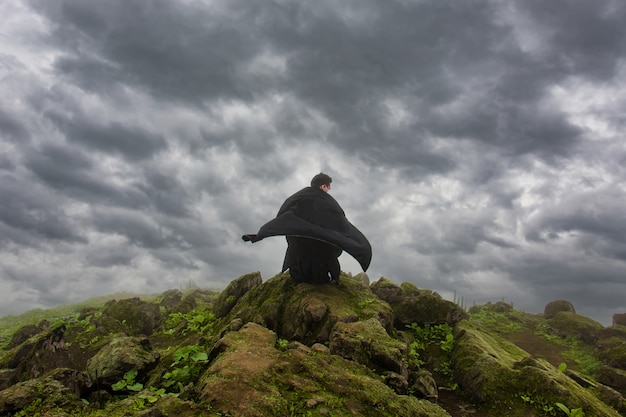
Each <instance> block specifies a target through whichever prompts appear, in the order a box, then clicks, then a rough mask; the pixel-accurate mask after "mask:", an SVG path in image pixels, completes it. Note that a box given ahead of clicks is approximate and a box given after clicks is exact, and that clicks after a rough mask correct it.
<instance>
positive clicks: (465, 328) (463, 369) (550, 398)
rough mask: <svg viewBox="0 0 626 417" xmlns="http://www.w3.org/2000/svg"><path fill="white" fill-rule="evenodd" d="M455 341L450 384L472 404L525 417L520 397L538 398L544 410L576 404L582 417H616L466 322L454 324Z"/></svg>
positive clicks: (541, 363)
mask: <svg viewBox="0 0 626 417" xmlns="http://www.w3.org/2000/svg"><path fill="white" fill-rule="evenodd" d="M455 336H456V337H455V348H454V350H453V351H452V363H453V367H454V376H455V380H456V381H457V382H458V383H459V386H460V388H461V389H462V390H463V392H464V393H465V394H466V395H468V396H469V397H470V398H473V399H474V400H475V401H477V402H481V403H484V404H485V405H486V406H489V405H494V406H495V405H497V404H502V403H503V402H507V404H508V406H509V407H510V408H511V409H514V410H516V411H517V412H518V414H516V415H525V414H523V413H524V410H527V411H528V412H529V413H532V412H533V410H532V407H533V405H532V404H530V402H527V401H524V400H523V399H522V397H521V396H520V395H519V393H525V394H524V395H525V396H527V397H528V398H530V399H531V400H533V401H534V399H535V398H541V401H542V402H544V403H546V404H554V403H556V402H561V403H563V404H576V405H578V406H579V407H582V408H583V409H584V410H585V415H590V416H603V417H609V416H612V417H618V416H619V415H618V414H617V413H616V412H615V410H613V409H612V408H611V407H609V406H608V405H607V404H605V403H603V402H602V401H600V400H599V399H598V398H597V397H596V396H595V395H593V394H592V393H591V392H590V391H589V390H586V389H585V388H583V387H581V386H580V385H578V384H577V383H576V382H575V381H574V380H572V379H571V378H569V377H568V376H566V375H565V374H564V373H563V372H560V371H558V370H557V369H556V368H555V367H554V366H552V365H550V364H549V363H548V362H546V361H545V360H543V359H534V358H532V357H530V355H529V354H528V353H527V352H525V351H523V350H522V349H520V348H518V347H517V346H515V345H513V344H512V343H510V342H508V341H506V340H504V339H501V338H499V337H497V336H492V335H489V334H486V333H484V332H482V331H480V330H479V329H477V328H475V327H474V326H473V325H472V324H470V323H469V322H467V321H465V320H464V321H461V322H460V323H458V324H457V326H456V328H455ZM529 415H531V414H529Z"/></svg>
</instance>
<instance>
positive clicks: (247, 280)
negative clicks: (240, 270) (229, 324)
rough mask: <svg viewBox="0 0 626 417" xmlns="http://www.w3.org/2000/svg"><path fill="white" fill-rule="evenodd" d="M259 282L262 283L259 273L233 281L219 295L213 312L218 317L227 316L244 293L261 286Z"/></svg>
mask: <svg viewBox="0 0 626 417" xmlns="http://www.w3.org/2000/svg"><path fill="white" fill-rule="evenodd" d="M261 282H263V279H262V278H261V273H259V272H253V273H251V274H247V275H243V276H241V277H239V278H237V279H235V280H234V281H232V282H231V283H230V284H228V286H227V287H226V289H225V290H224V291H222V292H221V293H220V295H219V297H218V298H217V301H216V302H215V305H214V307H213V311H214V312H215V314H216V315H217V316H218V317H223V316H225V315H227V314H228V313H229V312H230V310H231V309H232V308H233V307H234V306H235V304H237V301H239V299H240V298H241V297H243V295H244V294H245V293H247V292H248V291H250V290H251V289H252V288H254V287H257V286H259V285H261Z"/></svg>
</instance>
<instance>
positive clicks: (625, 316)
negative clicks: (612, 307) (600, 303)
mask: <svg viewBox="0 0 626 417" xmlns="http://www.w3.org/2000/svg"><path fill="white" fill-rule="evenodd" d="M613 326H626V313H622V314H617V313H616V314H613Z"/></svg>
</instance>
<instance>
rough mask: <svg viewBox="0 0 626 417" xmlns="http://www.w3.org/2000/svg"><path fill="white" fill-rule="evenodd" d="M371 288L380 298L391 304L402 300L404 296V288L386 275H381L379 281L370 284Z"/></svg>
mask: <svg viewBox="0 0 626 417" xmlns="http://www.w3.org/2000/svg"><path fill="white" fill-rule="evenodd" d="M370 288H371V289H372V292H373V293H374V294H376V296H377V297H378V298H380V299H381V300H383V301H386V302H388V303H389V304H390V305H391V304H394V303H397V302H399V301H401V300H402V298H403V297H404V294H403V292H402V288H400V287H399V286H397V285H396V284H395V283H394V282H392V281H390V280H389V279H387V278H385V277H380V279H379V280H378V281H376V282H374V283H373V284H372V285H370Z"/></svg>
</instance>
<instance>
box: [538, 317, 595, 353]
mask: <svg viewBox="0 0 626 417" xmlns="http://www.w3.org/2000/svg"><path fill="white" fill-rule="evenodd" d="M547 324H548V326H550V328H551V329H552V330H553V331H554V333H556V334H557V335H559V336H561V337H563V338H566V337H572V338H575V339H578V340H581V341H583V342H585V343H587V344H588V345H593V344H594V343H595V342H596V340H597V338H598V332H599V331H601V330H602V329H603V326H602V324H600V323H598V322H597V321H595V320H593V319H590V318H589V317H585V316H581V315H580V314H576V313H572V312H570V311H560V312H558V313H556V314H555V315H554V316H552V318H550V319H548V320H547Z"/></svg>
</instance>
